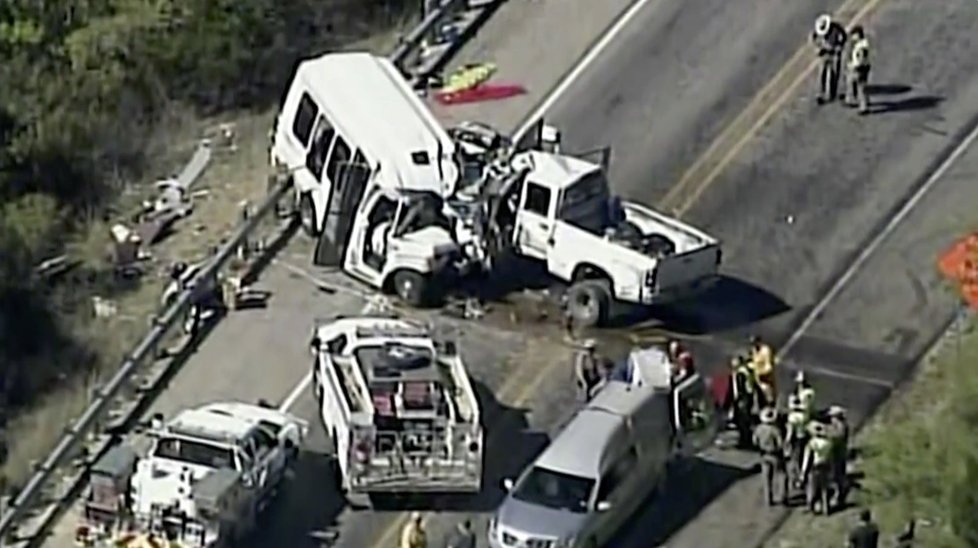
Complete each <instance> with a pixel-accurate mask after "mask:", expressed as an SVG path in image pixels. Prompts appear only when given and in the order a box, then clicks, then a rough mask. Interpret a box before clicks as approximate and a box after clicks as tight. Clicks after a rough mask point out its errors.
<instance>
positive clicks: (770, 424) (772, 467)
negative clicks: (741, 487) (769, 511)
mask: <svg viewBox="0 0 978 548" xmlns="http://www.w3.org/2000/svg"><path fill="white" fill-rule="evenodd" d="M777 418H778V412H777V411H775V410H774V408H772V407H766V408H764V409H763V410H762V411H761V424H759V425H757V428H755V429H754V440H753V441H754V446H755V447H757V448H758V449H759V450H760V452H761V473H762V474H763V476H764V494H765V496H766V497H767V504H768V506H773V505H774V504H775V503H774V475H775V474H778V473H780V474H781V480H782V481H781V503H782V504H784V503H785V502H787V500H788V475H787V474H786V471H785V467H784V436H782V435H781V429H780V428H778V425H777V424H775V422H776V421H777Z"/></svg>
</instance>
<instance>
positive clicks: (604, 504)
mask: <svg viewBox="0 0 978 548" xmlns="http://www.w3.org/2000/svg"><path fill="white" fill-rule="evenodd" d="M594 508H595V510H597V511H598V512H607V511H608V510H611V503H610V502H608V501H606V500H602V501H601V502H599V503H598V505H597V506H595V507H594Z"/></svg>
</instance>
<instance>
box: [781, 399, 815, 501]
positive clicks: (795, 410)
mask: <svg viewBox="0 0 978 548" xmlns="http://www.w3.org/2000/svg"><path fill="white" fill-rule="evenodd" d="M786 419H787V420H786V421H785V440H784V445H785V458H786V460H787V463H786V469H787V474H788V475H789V476H790V477H791V482H792V484H793V485H794V488H795V489H800V488H801V487H802V486H803V483H804V481H803V478H804V474H802V465H803V462H802V459H803V457H804V454H805V446H807V445H808V432H807V430H806V428H807V427H808V422H809V415H808V413H807V412H806V410H805V407H804V406H803V405H802V404H801V401H800V400H799V398H798V395H797V394H792V395H791V396H789V397H788V416H787V418H786Z"/></svg>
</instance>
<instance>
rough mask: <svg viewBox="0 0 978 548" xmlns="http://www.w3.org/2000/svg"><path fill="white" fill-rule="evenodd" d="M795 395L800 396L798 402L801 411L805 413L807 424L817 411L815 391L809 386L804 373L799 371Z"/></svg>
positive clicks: (796, 375) (796, 377) (796, 378)
mask: <svg viewBox="0 0 978 548" xmlns="http://www.w3.org/2000/svg"><path fill="white" fill-rule="evenodd" d="M793 394H794V395H796V396H798V402H799V405H800V406H801V409H802V410H803V411H804V412H805V414H806V416H805V421H806V422H807V421H808V420H810V419H811V418H812V413H813V411H814V410H815V389H814V388H812V385H810V384H808V378H807V377H806V376H805V372H804V371H798V373H796V374H795V390H794V392H793Z"/></svg>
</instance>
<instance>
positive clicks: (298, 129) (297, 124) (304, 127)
mask: <svg viewBox="0 0 978 548" xmlns="http://www.w3.org/2000/svg"><path fill="white" fill-rule="evenodd" d="M317 114H319V107H318V106H316V102H315V101H313V100H312V97H310V96H309V94H308V93H303V94H302V98H300V99H299V107H298V108H297V109H296V111H295V119H294V120H293V121H292V134H293V135H295V138H296V139H298V140H299V142H301V143H302V146H308V145H309V136H310V135H311V134H312V123H313V122H315V121H316V115H317Z"/></svg>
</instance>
